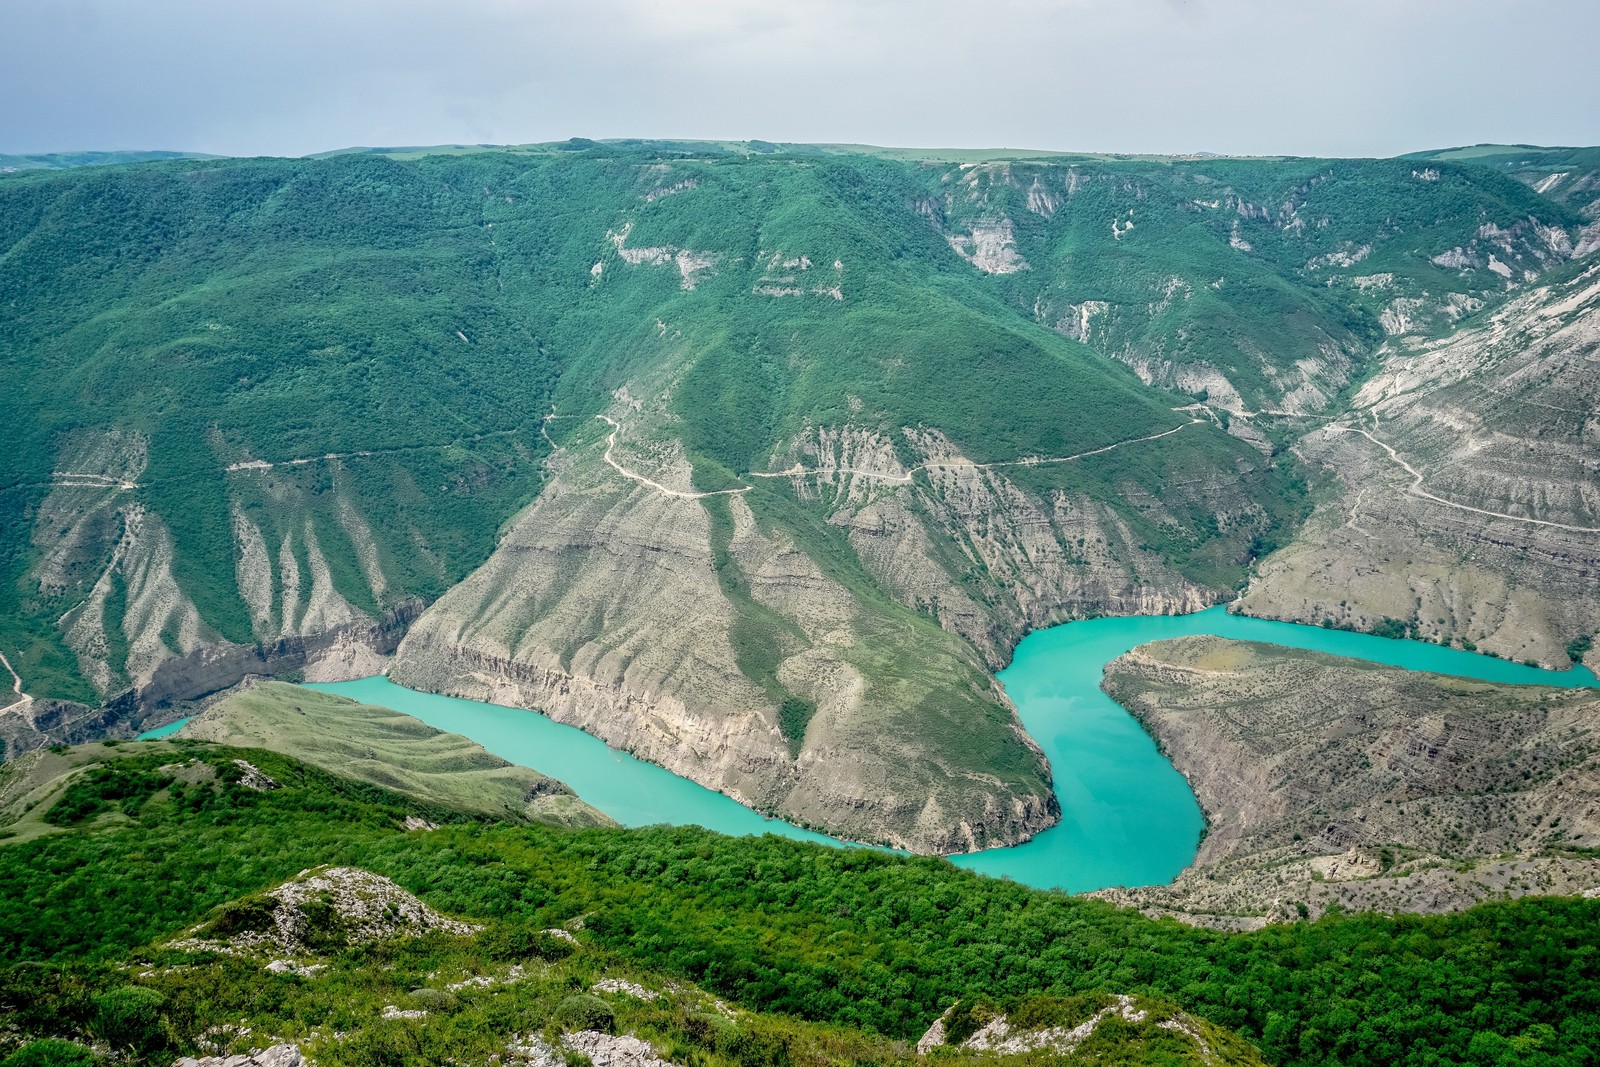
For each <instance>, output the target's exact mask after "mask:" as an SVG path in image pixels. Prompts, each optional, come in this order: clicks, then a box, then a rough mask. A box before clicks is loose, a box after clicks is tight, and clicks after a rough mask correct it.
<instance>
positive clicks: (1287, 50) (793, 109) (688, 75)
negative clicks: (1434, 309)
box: [0, 0, 1600, 156]
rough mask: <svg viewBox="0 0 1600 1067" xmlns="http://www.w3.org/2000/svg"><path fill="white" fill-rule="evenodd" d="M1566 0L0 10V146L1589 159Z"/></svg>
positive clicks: (809, 0) (396, 2) (71, 4)
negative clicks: (853, 148) (576, 143)
mask: <svg viewBox="0 0 1600 1067" xmlns="http://www.w3.org/2000/svg"><path fill="white" fill-rule="evenodd" d="M1596 32H1600V5H1595V4H1593V3H1584V2H1578V0H1532V2H1529V3H1525V4H1518V5H1507V4H1504V3H1502V2H1495V0H1457V2H1453V3H1452V2H1445V0H1390V2H1388V3H1380V2H1377V0H1331V2H1328V3H1324V4H1320V5H1315V6H1313V5H1293V6H1286V5H1281V4H1274V3H1272V2H1270V0H1121V2H1112V0H991V2H990V3H987V4H985V5H983V7H982V8H981V9H975V8H974V7H973V5H970V4H963V3H960V2H959V0H920V2H913V0H856V2H850V0H796V2H793V3H790V4H788V5H786V6H784V7H781V8H779V7H775V6H773V5H770V4H765V5H764V4H760V3H757V2H756V0H701V2H697V3H693V4H685V3H672V2H669V0H593V2H590V3H586V4H582V5H579V4H576V3H571V2H568V0H532V2H526V0H523V2H519V0H461V2H459V3H456V4H453V5H450V6H449V7H446V6H444V5H441V4H438V3H432V2H429V0H389V2H382V0H324V2H321V3H316V2H313V0H254V2H244V3H240V4H237V5H232V6H228V7H226V8H223V7H218V6H212V5H205V4H201V3H198V2H196V0H146V2H142V3H140V4H139V5H137V6H134V5H128V4H126V3H121V2H118V0H68V2H61V0H11V2H10V3H8V4H6V5H5V6H4V8H3V9H0V91H3V92H4V93H5V94H6V96H7V98H8V99H10V100H12V101H13V102H14V104H13V106H11V107H9V108H7V109H6V111H5V113H4V114H3V115H0V152H3V153H7V154H40V153H49V152H73V151H123V150H138V151H144V150H167V151H180V152H197V153H210V154H217V155H289V156H298V155H307V154H314V153H318V152H325V151H336V150H339V149H345V148H352V147H359V146H384V147H389V146H432V145H443V144H496V145H500V144H527V143H536V142H545V141H560V140H565V139H567V138H569V137H574V136H577V137H590V138H594V139H597V140H601V139H610V138H627V137H638V138H646V139H652V140H673V139H683V140H740V141H742V140H748V139H761V140H768V141H774V142H795V143H832V144H870V145H880V146H891V147H919V148H941V149H953V148H977V149H993V148H1009V149H1016V150H1036V151H1051V152H1105V153H1123V154H1153V155H1186V154H1195V153H1202V152H1209V153H1215V154H1221V155H1301V156H1390V155H1399V154H1404V153H1406V152H1414V151H1422V150H1426V149H1433V148H1444V147H1451V146H1456V145H1468V144H1479V143H1511V144H1540V145H1592V144H1597V143H1600V108H1595V107H1594V106H1593V91H1592V88H1591V87H1590V86H1589V85H1588V84H1587V79H1586V69H1585V67H1584V66H1583V64H1582V63H1581V60H1576V59H1574V60H1563V58H1562V57H1561V55H1560V54H1559V52H1558V50H1557V49H1556V48H1555V46H1554V43H1559V42H1563V41H1570V40H1583V39H1587V38H1589V37H1590V36H1591V35H1593V34H1595V33H1596Z"/></svg>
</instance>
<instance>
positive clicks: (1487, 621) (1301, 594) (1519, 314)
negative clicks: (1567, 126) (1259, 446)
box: [1243, 267, 1600, 667]
mask: <svg viewBox="0 0 1600 1067" xmlns="http://www.w3.org/2000/svg"><path fill="white" fill-rule="evenodd" d="M1597 352H1600V267H1590V268H1589V269H1588V270H1586V271H1584V272H1582V273H1580V274H1578V275H1576V276H1575V277H1573V278H1570V279H1568V280H1565V281H1562V282H1560V283H1558V284H1551V285H1548V286H1542V287H1539V288H1537V289H1534V290H1531V291H1529V292H1527V293H1525V294H1523V295H1521V296H1519V297H1517V298H1515V299H1514V300H1512V301H1510V302H1509V303H1507V304H1506V305H1505V306H1504V307H1502V308H1500V309H1499V310H1497V311H1495V312H1494V313H1493V314H1492V315H1489V316H1488V317H1487V318H1486V319H1484V320H1483V321H1481V322H1478V323H1476V324H1474V325H1472V326H1469V327H1467V328H1464V329H1462V330H1460V331H1457V332H1455V333H1452V334H1450V335H1448V336H1445V337H1443V338H1441V339H1438V340H1434V341H1427V342H1419V343H1417V344H1403V345H1394V346H1391V347H1389V348H1387V349H1386V350H1385V352H1384V354H1383V359H1382V363H1381V366H1380V368H1379V370H1378V372H1377V373H1376V374H1375V375H1374V376H1373V377H1372V379H1371V380H1369V381H1368V382H1367V383H1366V384H1365V385H1364V386H1363V387H1362V389H1361V391H1360V392H1359V393H1358V394H1357V395H1356V397H1355V400H1354V403H1353V405H1352V408H1351V411H1350V413H1349V414H1348V415H1347V416H1344V417H1341V418H1340V419H1338V420H1335V421H1333V422H1330V423H1329V424H1327V425H1326V426H1323V427H1321V428H1318V429H1316V430H1314V431H1312V432H1311V433H1309V434H1307V435H1306V436H1305V437H1304V438H1302V439H1301V440H1300V441H1299V443H1298V444H1297V445H1296V446H1295V449H1296V451H1297V452H1299V453H1300V454H1301V455H1302V456H1303V457H1304V458H1305V459H1306V461H1307V462H1308V463H1310V464H1312V465H1314V466H1316V467H1319V468H1321V469H1322V470H1324V471H1326V472H1327V475H1328V476H1329V479H1330V487H1331V491H1330V493H1329V494H1328V497H1327V499H1326V500H1325V502H1324V503H1323V504H1322V506H1321V507H1320V509H1319V510H1318V511H1317V513H1316V514H1315V515H1314V516H1313V518H1312V519H1311V521H1310V522H1308V523H1307V525H1306V526H1305V528H1304V529H1303V530H1302V531H1300V533H1299V534H1298V535H1297V537H1296V538H1295V540H1294V542H1293V543H1292V544H1290V545H1289V546H1288V547H1286V548H1285V549H1283V550H1282V551H1280V552H1278V553H1276V554H1274V555H1272V556H1270V557H1269V558H1267V559H1266V560H1264V561H1263V562H1262V563H1261V565H1260V568H1259V571H1258V573H1257V574H1256V576H1255V578H1254V580H1253V581H1252V582H1251V585H1250V588H1249V590H1248V592H1247V593H1246V595H1245V597H1244V599H1243V606H1244V609H1245V610H1246V611H1249V612H1250V613H1251V614H1260V615H1268V616H1274V617H1278V618H1287V619H1291V620H1295V621H1300V622H1309V623H1319V622H1322V621H1323V620H1325V619H1326V620H1330V621H1331V622H1332V623H1333V624H1335V625H1346V626H1353V627H1355V628H1357V629H1373V628H1375V627H1378V626H1380V625H1382V624H1384V623H1385V621H1386V620H1393V621H1392V622H1390V623H1389V625H1390V626H1391V627H1401V628H1405V629H1408V630H1409V631H1410V632H1412V633H1414V634H1416V635H1418V636H1421V637H1423V638H1425V639H1428V640H1447V641H1453V642H1455V643H1457V644H1464V645H1466V646H1467V647H1474V646H1476V647H1481V648H1482V649H1483V650H1485V651H1488V652H1493V653H1496V654H1498V655H1501V656H1505V657H1508V658H1511V659H1516V660H1524V659H1527V660H1533V661H1536V662H1538V663H1540V664H1542V665H1545V666H1550V667H1563V666H1565V665H1566V664H1567V662H1568V647H1569V645H1574V643H1575V642H1576V645H1575V646H1574V647H1575V651H1577V653H1578V654H1580V655H1581V654H1582V648H1583V646H1584V645H1585V644H1586V643H1587V642H1585V641H1584V640H1583V639H1585V638H1590V637H1592V635H1593V634H1594V633H1595V632H1596V630H1600V417H1597V412H1600V384H1597V383H1600V378H1597V376H1596V374H1595V367H1596V360H1597V359H1600V356H1597Z"/></svg>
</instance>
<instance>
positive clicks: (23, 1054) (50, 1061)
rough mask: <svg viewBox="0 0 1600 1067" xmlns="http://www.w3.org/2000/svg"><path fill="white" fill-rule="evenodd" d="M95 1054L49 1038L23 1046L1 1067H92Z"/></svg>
mask: <svg viewBox="0 0 1600 1067" xmlns="http://www.w3.org/2000/svg"><path fill="white" fill-rule="evenodd" d="M93 1063H94V1054H93V1053H91V1052H90V1051H89V1050H88V1049H86V1048H84V1047H83V1046H82V1045H74V1044H73V1043H72V1042H70V1041H62V1040H60V1039H59V1038H54V1037H47V1038H45V1039H44V1040H43V1041H32V1042H29V1043H28V1044H26V1045H24V1046H22V1047H21V1048H20V1049H18V1050H17V1051H15V1052H13V1053H12V1054H11V1055H9V1056H7V1057H6V1058H5V1059H3V1060H0V1067H90V1065H91V1064H93Z"/></svg>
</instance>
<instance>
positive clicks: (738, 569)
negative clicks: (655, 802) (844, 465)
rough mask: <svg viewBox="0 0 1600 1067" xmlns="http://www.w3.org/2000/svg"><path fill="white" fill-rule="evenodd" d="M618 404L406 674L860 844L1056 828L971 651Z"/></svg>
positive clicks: (934, 847)
mask: <svg viewBox="0 0 1600 1067" xmlns="http://www.w3.org/2000/svg"><path fill="white" fill-rule="evenodd" d="M626 395H629V396H631V393H630V394H626ZM614 410H615V412H616V415H615V417H612V416H608V417H607V418H608V419H610V420H611V423H612V424H614V425H615V426H616V427H617V428H616V429H613V428H612V426H611V425H608V424H606V423H604V422H601V421H599V420H593V421H592V422H591V424H590V425H588V426H585V427H583V428H581V429H579V430H577V431H576V432H575V433H574V435H573V437H572V439H571V440H570V442H569V443H568V445H567V447H565V448H563V449H562V450H561V451H560V452H559V453H558V454H557V455H556V457H555V458H554V460H553V461H552V477H551V479H550V482H549V484H548V486H547V488H546V489H545V491H544V492H543V493H541V494H540V496H539V498H538V500H536V501H535V502H534V503H533V504H532V505H531V506H530V507H529V508H528V509H527V510H526V511H524V512H523V513H522V514H521V515H520V516H519V517H518V519H517V520H516V522H515V523H514V524H513V525H512V526H511V528H510V529H509V530H508V532H507V534H506V536H505V537H504V538H503V539H502V541H501V543H500V546H499V547H498V549H497V550H496V551H495V553H494V555H493V556H492V557H491V558H490V559H489V561H488V562H487V563H485V564H484V566H483V567H481V568H480V569H479V570H478V571H477V572H476V573H475V574H473V575H472V576H471V577H469V578H468V579H467V580H466V581H465V582H463V583H461V584H460V585H459V586H457V587H456V588H454V589H452V590H451V591H450V592H449V593H448V594H446V595H445V596H444V597H442V598H441V599H440V600H439V601H438V602H437V603H436V604H434V605H433V606H432V607H431V608H430V609H429V610H428V611H427V612H426V613H424V614H423V616H422V617H421V618H420V619H419V620H418V621H417V623H416V624H415V625H414V626H413V627H412V629H411V631H410V633H409V634H408V635H407V637H406V639H405V641H404V642H403V643H402V644H401V646H400V649H399V651H398V653H397V655H396V659H395V663H394V666H393V669H392V670H391V677H393V678H394V679H395V680H396V681H398V682H400V683H402V684H405V685H411V686H414V687H417V688H424V689H431V690H436V691H442V692H449V693H453V694H456V695H460V696H466V697H470V698H475V699H481V700H490V701H494V702H497V703H502V704H510V705H514V706H520V707H526V708H536V709H539V710H541V711H543V712H544V713H546V714H548V715H550V716H551V717H552V718H554V719H556V720H557V721H560V722H566V723H569V724H572V725H575V726H579V727H581V728H583V729H585V730H588V731H589V732H591V733H594V734H596V735H597V736H599V737H601V738H603V739H604V740H606V741H607V742H608V743H610V744H612V745H614V746H616V747H618V748H622V749H625V750H627V751H629V752H632V753H634V754H635V755H638V756H640V757H641V758H644V759H648V760H650V761H652V762H655V763H659V764H661V765H663V766H666V767H668V768H670V769H672V770H674V771H676V772H677V773H679V774H682V775H684V776H685V777H688V778H691V779H693V780H695V781H698V782H701V783H702V784H705V785H708V786H710V787H712V788H715V789H719V790H721V791H723V792H725V793H727V794H729V795H730V796H732V797H734V798H735V799H737V800H740V801H741V802H743V803H745V804H748V805H751V806H753V807H756V808H758V809H762V810H768V811H775V812H778V813H781V814H782V815H783V816H784V817H786V818H789V819H791V820H794V821H798V822H801V823H803V824H809V825H813V826H818V827H822V828H826V829H828V830H830V831H832V832H835V833H838V834H842V835H844V836H847V837H850V838H854V839H857V840H864V841H881V842H884V843H888V844H892V845H895V846H897V847H903V848H908V849H911V850H914V851H920V852H940V853H949V852H965V851H971V850H974V849H978V848H984V847H992V846H995V845H1001V844H1011V843H1015V842H1017V841H1021V840H1025V839H1026V838H1027V837H1029V836H1031V835H1032V834H1033V833H1035V832H1037V831H1038V830H1040V829H1043V828H1044V827H1046V826H1048V825H1050V824H1051V823H1052V822H1053V821H1054V820H1055V818H1056V803H1055V797H1054V795H1053V793H1052V792H1051V791H1050V786H1049V781H1050V779H1049V769H1048V766H1047V764H1046V763H1045V760H1044V757H1043V755H1042V754H1041V753H1040V752H1039V750H1038V748H1037V746H1035V745H1034V744H1033V742H1032V741H1031V739H1029V738H1028V737H1027V735H1026V734H1025V733H1024V732H1023V730H1022V728H1021V726H1020V725H1019V724H1018V723H1017V721H1016V718H1015V715H1014V712H1013V710H1012V708H1011V707H1010V705H1009V703H1008V702H1007V701H1006V699H1005V697H1004V694H1003V693H1002V692H1001V691H1000V689H999V687H998V685H997V684H996V683H995V682H994V681H993V680H992V678H991V677H989V676H988V673H987V671H986V670H985V667H984V664H983V662H982V660H981V658H980V657H979V656H978V655H977V654H976V652H975V651H974V650H973V649H972V648H971V647H970V646H969V645H967V644H966V643H965V642H963V641H961V640H960V639H959V638H957V637H956V636H955V635H953V634H950V633H947V632H945V631H943V630H941V629H940V628H939V627H938V626H937V625H934V624H933V623H932V622H930V621H929V620H928V619H927V618H926V617H923V616H920V615H918V614H916V613H915V612H913V611H911V610H908V609H906V608H904V607H901V606H898V605H894V604H892V603H891V604H885V603H883V602H882V601H881V600H879V599H876V596H875V594H874V592H873V591H872V590H871V589H870V588H867V587H863V586H859V585H857V586H854V587H852V586H851V585H850V584H847V582H846V581H843V580H841V579H840V578H839V577H836V576H834V575H832V574H829V573H827V572H826V571H825V570H824V568H823V567H822V566H821V565H819V562H818V561H817V559H816V558H815V557H814V555H813V553H814V552H816V551H817V549H816V548H815V547H814V546H812V547H810V548H809V550H808V546H806V545H803V544H802V543H801V542H800V540H799V536H798V535H797V533H796V532H795V531H794V530H793V529H791V528H787V527H785V526H784V525H783V524H781V523H779V522H776V521H773V520H772V519H771V518H770V517H768V516H766V515H758V513H757V512H756V511H755V510H754V508H753V506H752V503H751V500H750V499H748V498H750V496H751V493H752V492H753V490H746V489H743V488H740V489H733V490H717V491H714V492H706V491H704V490H697V489H695V488H694V487H693V483H692V478H691V470H690V466H689V464H688V462H687V460H686V459H685V457H684V454H683V451H682V448H681V446H680V445H679V444H678V443H677V441H676V440H675V439H674V438H673V437H672V436H671V435H670V434H669V433H667V432H665V427H666V426H667V416H666V415H665V414H664V412H663V411H662V409H661V408H660V407H659V406H650V405H644V404H639V405H638V406H635V403H634V402H620V403H619V406H618V407H617V408H615V409H614ZM624 420H626V421H624ZM756 506H761V505H760V501H759V500H757V503H756ZM927 565H936V564H934V563H933V561H931V560H930V561H927Z"/></svg>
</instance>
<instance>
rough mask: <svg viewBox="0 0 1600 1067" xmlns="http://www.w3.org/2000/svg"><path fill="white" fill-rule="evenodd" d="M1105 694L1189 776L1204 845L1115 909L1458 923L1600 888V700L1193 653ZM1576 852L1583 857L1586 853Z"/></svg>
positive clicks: (1166, 660) (1322, 663)
mask: <svg viewBox="0 0 1600 1067" xmlns="http://www.w3.org/2000/svg"><path fill="white" fill-rule="evenodd" d="M1105 689H1106V691H1107V692H1108V693H1109V694H1110V695H1111V696H1112V698H1113V699H1115V700H1116V701H1117V702H1118V703H1119V704H1121V705H1123V706H1124V707H1126V708H1128V709H1129V711H1131V712H1132V713H1133V714H1134V715H1135V716H1136V717H1137V718H1138V719H1139V721H1140V722H1141V723H1142V724H1143V725H1144V726H1145V728H1146V729H1147V730H1148V731H1149V732H1150V733H1151V735H1152V736H1153V737H1155V738H1156V740H1157V742H1158V744H1160V745H1161V746H1162V749H1163V751H1165V752H1166V753H1167V754H1168V755H1169V756H1170V758H1171V759H1172V762H1173V765H1174V766H1176V767H1177V768H1178V770H1179V771H1181V772H1182V773H1183V774H1184V776H1185V777H1187V778H1188V780H1189V783H1190V785H1191V786H1192V787H1193V789H1194V791H1195V795H1196V797H1198V798H1199V800H1200V804H1201V807H1202V808H1203V809H1204V810H1205V812H1206V817H1207V821H1208V827H1209V828H1208V831H1207V834H1206V837H1205V840H1204V842H1203V843H1202V845H1201V848H1200V853H1199V855H1198V857H1197V858H1196V860H1195V865H1194V866H1193V867H1191V868H1190V869H1189V870H1187V871H1185V872H1184V874H1183V875H1182V876H1180V877H1179V878H1178V880H1177V881H1176V883H1175V884H1174V885H1173V886H1171V887H1159V886H1158V887H1150V888H1144V889H1135V890H1113V891H1108V892H1106V893H1105V894H1103V895H1106V896H1108V897H1110V898H1111V899H1114V900H1118V901H1121V902H1125V903H1134V904H1138V905H1140V906H1142V907H1147V908H1151V909H1155V910H1159V911H1162V912H1178V913H1183V914H1184V915H1186V916H1188V917H1190V918H1195V919H1197V920H1203V921H1206V922H1208V923H1213V924H1216V925H1224V926H1228V925H1233V926H1239V925H1244V926H1250V925H1259V924H1261V923H1263V922H1267V921H1282V920H1293V919H1295V918H1297V917H1300V915H1301V910H1300V908H1301V907H1304V909H1305V911H1304V914H1305V915H1308V916H1314V915H1316V914H1320V912H1321V911H1322V910H1324V909H1325V908H1327V907H1328V906H1329V905H1331V904H1333V903H1335V902H1337V903H1339V904H1341V905H1343V906H1344V907H1346V908H1350V909H1352V910H1358V909H1368V910H1381V911H1421V912H1430V911H1447V910H1454V909H1456V908H1461V907H1466V906H1469V905H1471V904H1473V903H1476V902H1478V901H1479V900H1483V899H1486V898H1488V897H1491V896H1500V895H1509V896H1522V895H1526V894H1530V893H1573V892H1577V891H1580V890H1583V889H1586V888H1589V887H1593V886H1597V885H1600V861H1596V860H1594V859H1592V858H1587V857H1585V856H1583V855H1582V850H1586V849H1589V848H1592V847H1594V846H1595V845H1597V844H1600V758H1597V757H1596V756H1595V754H1594V753H1595V752H1596V743H1597V742H1600V694H1596V692H1595V691H1593V690H1588V689H1551V688H1546V687H1541V686H1512V685H1495V684H1491V683H1487V682H1475V681H1470V680H1467V679H1460V678H1449V677H1444V676H1440V675H1429V674H1423V673H1419V672H1414V671H1405V670H1401V669H1399V668H1390V667H1379V666H1375V665H1373V664H1368V663H1362V662H1360V661H1356V660H1346V659H1340V658H1338V657H1333V656H1325V655H1322V654H1320V653H1312V652H1303V651H1298V650H1291V649H1284V648H1279V647H1276V646H1271V645H1257V644H1253V643H1249V642H1238V641H1227V640H1223V639H1221V638H1214V637H1187V638H1181V639H1178V640H1174V641H1158V642H1154V643H1152V644H1149V645H1144V646H1141V647H1140V648H1138V649H1135V650H1134V651H1133V652H1130V653H1128V654H1127V655H1125V656H1122V657H1120V658H1119V659H1117V660H1115V661H1114V662H1113V663H1111V664H1110V665H1109V666H1108V667H1107V669H1106V680H1105ZM1575 850H1576V851H1575Z"/></svg>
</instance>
